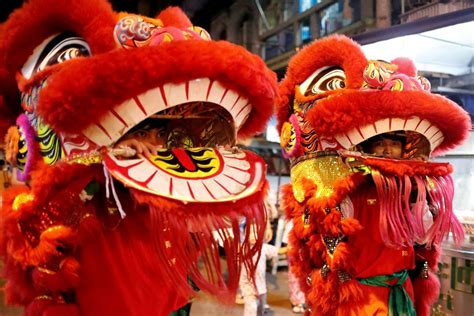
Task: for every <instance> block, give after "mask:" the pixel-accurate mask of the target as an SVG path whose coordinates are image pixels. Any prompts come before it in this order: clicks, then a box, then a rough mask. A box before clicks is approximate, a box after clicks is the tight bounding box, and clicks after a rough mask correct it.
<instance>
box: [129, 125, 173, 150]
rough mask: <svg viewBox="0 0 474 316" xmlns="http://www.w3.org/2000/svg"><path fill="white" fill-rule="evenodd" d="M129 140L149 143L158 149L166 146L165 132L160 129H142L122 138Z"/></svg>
mask: <svg viewBox="0 0 474 316" xmlns="http://www.w3.org/2000/svg"><path fill="white" fill-rule="evenodd" d="M128 139H135V140H137V141H139V142H141V143H148V144H150V145H153V146H157V147H160V146H162V147H164V146H165V139H164V135H163V131H162V129H160V128H141V129H139V130H136V131H134V132H133V133H131V134H130V135H126V136H125V137H123V138H122V140H128Z"/></svg>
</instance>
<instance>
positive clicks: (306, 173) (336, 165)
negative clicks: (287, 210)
mask: <svg viewBox="0 0 474 316" xmlns="http://www.w3.org/2000/svg"><path fill="white" fill-rule="evenodd" d="M350 173H351V172H350V170H349V168H348V167H347V166H346V165H345V164H344V162H343V161H342V159H341V157H339V156H335V155H334V156H323V157H318V158H313V159H307V160H303V161H301V162H299V163H297V164H296V165H295V166H293V168H291V182H292V183H293V195H294V197H295V199H296V200H297V201H298V202H300V203H301V202H303V201H304V198H305V192H304V188H303V185H302V182H301V180H302V179H303V178H306V179H309V180H312V181H313V182H314V184H316V186H317V190H316V198H322V197H328V196H330V195H331V194H333V192H334V187H333V185H334V183H335V182H336V181H337V180H340V179H343V178H345V177H347V176H348V175H350Z"/></svg>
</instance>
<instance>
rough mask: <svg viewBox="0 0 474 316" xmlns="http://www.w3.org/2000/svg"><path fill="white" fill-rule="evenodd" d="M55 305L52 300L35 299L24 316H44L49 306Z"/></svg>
mask: <svg viewBox="0 0 474 316" xmlns="http://www.w3.org/2000/svg"><path fill="white" fill-rule="evenodd" d="M52 305H54V301H53V299H52V298H46V297H45V298H39V299H35V300H34V301H33V302H31V304H29V305H28V306H27V307H26V308H25V311H24V316H43V313H44V311H45V310H46V309H48V307H49V306H52Z"/></svg>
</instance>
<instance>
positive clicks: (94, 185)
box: [84, 179, 100, 196]
mask: <svg viewBox="0 0 474 316" xmlns="http://www.w3.org/2000/svg"><path fill="white" fill-rule="evenodd" d="M99 189H100V186H99V183H98V182H97V181H96V180H95V179H94V180H92V181H91V182H89V184H88V185H87V186H86V187H85V188H84V191H86V193H87V195H90V196H94V195H95V194H96V193H97V192H98V191H99Z"/></svg>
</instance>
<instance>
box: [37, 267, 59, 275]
mask: <svg viewBox="0 0 474 316" xmlns="http://www.w3.org/2000/svg"><path fill="white" fill-rule="evenodd" d="M37 269H38V271H39V272H42V273H46V274H49V275H53V274H56V272H55V271H52V270H49V269H46V268H40V267H38V268H37Z"/></svg>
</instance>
